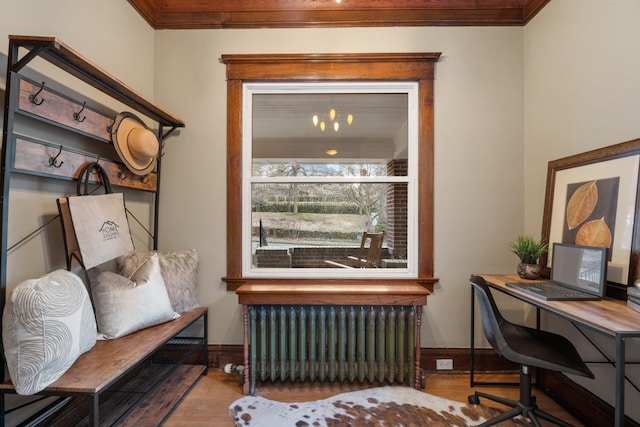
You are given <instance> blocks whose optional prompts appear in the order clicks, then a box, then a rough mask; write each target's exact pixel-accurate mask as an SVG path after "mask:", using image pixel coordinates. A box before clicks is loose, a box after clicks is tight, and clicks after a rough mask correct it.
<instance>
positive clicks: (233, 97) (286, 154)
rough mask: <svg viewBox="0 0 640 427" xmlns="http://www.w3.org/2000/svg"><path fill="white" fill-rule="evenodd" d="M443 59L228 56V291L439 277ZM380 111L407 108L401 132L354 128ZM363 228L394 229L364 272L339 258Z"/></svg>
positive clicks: (388, 113) (387, 114)
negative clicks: (436, 162) (437, 77)
mask: <svg viewBox="0 0 640 427" xmlns="http://www.w3.org/2000/svg"><path fill="white" fill-rule="evenodd" d="M438 57H439V54H423V53H418V54H367V55H357V54H346V55H342V54H336V55H224V56H223V57H222V61H223V62H225V63H226V64H227V77H228V85H227V88H228V93H227V97H228V98H227V99H228V112H227V119H228V129H227V130H228V133H227V147H228V163H227V165H228V182H227V190H228V191H227V194H228V198H227V212H228V215H227V233H228V235H227V251H228V257H227V260H228V261H227V276H226V277H225V278H224V280H225V281H227V283H228V285H229V287H230V289H234V288H235V287H237V286H238V285H239V284H241V283H247V282H249V283H263V282H264V283H268V282H269V281H270V280H289V279H291V280H294V279H295V280H297V279H309V280H310V281H313V280H322V279H327V278H329V279H334V278H340V279H344V280H355V281H358V280H360V281H362V280H363V278H365V277H366V278H367V280H371V279H377V280H383V281H385V280H386V281H390V282H394V283H395V282H398V281H402V280H413V281H417V282H420V283H433V282H434V281H435V280H434V278H433V65H434V62H435V61H436V60H437V58H438ZM365 107H366V108H365ZM376 108H377V109H378V110H381V111H378V113H381V114H382V116H379V117H382V118H384V119H390V120H391V119H392V115H394V114H397V113H398V112H400V113H401V115H402V117H401V118H400V119H396V120H399V121H401V122H402V124H401V125H397V126H396V125H393V126H395V127H394V129H393V136H391V137H390V136H389V135H386V134H384V133H383V132H382V131H381V130H380V129H376V128H375V126H374V125H371V124H369V125H368V126H364V127H362V126H356V124H358V125H363V124H365V123H368V122H367V120H370V118H369V116H370V115H371V114H372V113H371V112H370V111H373V110H376ZM332 110H333V111H332ZM313 116H316V118H315V119H314V118H313ZM350 116H351V117H350ZM382 118H378V119H377V121H378V122H383V120H382ZM372 120H374V122H373V123H376V119H372ZM359 121H360V123H359ZM334 123H338V124H337V125H335V124H334ZM350 123H351V124H350ZM389 123H391V122H389ZM323 126H324V131H323V130H322V127H323ZM334 126H335V127H334ZM356 129H359V131H360V132H363V131H364V132H370V133H369V134H367V133H364V134H362V135H358V134H357V133H356ZM418 165H419V167H418ZM364 232H369V233H376V232H385V240H384V242H383V247H382V250H381V251H382V252H381V257H380V261H377V263H376V265H375V266H374V265H370V264H366V265H365V266H366V267H370V268H364V269H362V268H351V269H350V268H342V267H336V266H335V265H332V264H331V263H332V262H334V263H335V264H343V261H344V264H346V261H347V256H348V253H349V252H351V253H353V255H357V254H359V249H360V240H361V238H362V234H363V233H364ZM353 255H352V257H353ZM356 258H357V256H356ZM373 267H377V268H373Z"/></svg>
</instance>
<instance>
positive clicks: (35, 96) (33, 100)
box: [29, 82, 44, 105]
mask: <svg viewBox="0 0 640 427" xmlns="http://www.w3.org/2000/svg"><path fill="white" fill-rule="evenodd" d="M43 90H44V82H42V84H41V85H40V89H39V90H38V91H37V92H36V93H34V94H33V95H29V101H31V103H32V104H34V105H40V104H42V103H43V102H44V98H41V99H38V95H39V94H40V92H42V91H43Z"/></svg>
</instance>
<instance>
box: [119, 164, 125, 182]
mask: <svg viewBox="0 0 640 427" xmlns="http://www.w3.org/2000/svg"><path fill="white" fill-rule="evenodd" d="M118 178H120V179H122V180H124V179H127V171H126V170H125V168H124V166H122V165H118Z"/></svg>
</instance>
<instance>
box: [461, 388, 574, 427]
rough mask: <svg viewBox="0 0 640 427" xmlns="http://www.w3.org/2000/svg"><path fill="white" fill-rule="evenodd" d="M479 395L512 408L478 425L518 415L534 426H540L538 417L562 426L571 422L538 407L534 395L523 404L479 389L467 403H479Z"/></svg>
mask: <svg viewBox="0 0 640 427" xmlns="http://www.w3.org/2000/svg"><path fill="white" fill-rule="evenodd" d="M480 397H483V398H485V399H489V400H493V401H494V402H498V403H502V404H503V405H506V406H510V407H511V408H512V409H510V410H509V411H506V412H503V413H502V414H500V415H498V416H497V417H495V418H492V419H490V420H488V421H485V422H484V423H482V424H480V425H479V426H478V427H488V426H492V425H495V424H498V423H501V422H502V421H506V420H509V419H511V418H515V417H517V416H518V415H522V416H523V417H525V418H528V419H529V420H531V423H532V424H533V425H534V426H536V427H541V424H540V421H539V420H538V418H541V419H543V420H546V421H549V422H551V423H553V424H556V425H559V426H562V427H572V424H569V423H567V422H565V421H562V420H561V419H559V418H556V417H554V416H553V415H551V414H549V413H547V412H545V411H543V410H541V409H540V408H538V405H536V403H535V397H533V398H532V399H531V400H532V401H531V404H529V405H525V404H523V403H522V402H520V401H518V400H512V399H506V398H504V397H500V396H495V395H492V394H488V393H483V392H481V391H476V392H475V393H474V394H472V395H471V396H469V403H471V404H472V405H477V404H479V403H480Z"/></svg>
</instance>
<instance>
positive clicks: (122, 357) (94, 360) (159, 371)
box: [0, 307, 208, 427]
mask: <svg viewBox="0 0 640 427" xmlns="http://www.w3.org/2000/svg"><path fill="white" fill-rule="evenodd" d="M207 317H208V311H207V309H206V308H205V307H199V308H196V309H194V310H192V311H189V312H186V313H182V315H181V317H180V318H179V319H176V320H172V321H170V322H167V323H163V324H161V325H157V326H152V327H150V328H146V329H143V330H141V331H138V332H135V333H133V334H130V335H127V336H124V337H121V338H118V339H114V340H105V341H98V342H97V343H96V345H95V347H93V348H92V349H91V350H90V351H88V352H87V353H85V354H83V355H82V356H80V358H78V360H77V361H76V362H75V363H74V364H73V365H72V366H71V368H69V370H68V371H67V372H65V374H64V375H63V376H62V377H60V378H59V379H58V380H57V381H56V382H54V383H53V384H51V385H50V386H49V387H47V388H46V389H45V390H43V391H42V392H40V393H38V394H39V395H52V396H61V399H60V400H59V401H57V402H55V403H54V404H53V405H51V406H50V408H48V409H49V410H48V412H50V413H43V414H41V415H40V416H39V418H38V420H39V421H38V422H37V425H40V424H42V425H73V426H75V425H89V426H92V427H97V426H99V425H112V424H114V423H117V424H118V425H122V426H142V425H159V424H160V423H161V422H162V421H163V420H164V419H165V418H166V417H167V416H168V415H169V414H170V413H171V412H172V411H173V409H174V407H175V406H176V405H177V404H178V403H179V402H180V401H181V400H182V398H183V397H184V395H185V394H186V393H188V392H189V391H190V390H191V388H192V387H193V386H194V385H195V383H196V382H197V381H198V380H199V379H200V378H201V377H202V376H203V375H206V373H207V338H206V337H207ZM198 319H203V322H204V328H203V334H202V336H201V337H196V338H194V337H182V336H180V337H176V335H178V334H179V333H180V332H182V331H183V330H185V329H186V328H187V327H189V326H190V325H192V324H194V323H195V322H196V321H197V320H198ZM194 359H198V360H197V361H194ZM6 393H15V389H14V387H13V384H11V382H10V381H7V382H4V383H1V384H0V395H1V396H0V397H1V399H0V401H1V402H2V403H1V405H2V408H1V409H2V414H0V417H1V419H0V425H2V426H4V425H5V423H4V417H5V415H4V413H5V411H4V409H5V408H4V395H5V394H6ZM45 412H46V411H45ZM101 414H103V416H101ZM40 420H41V421H40Z"/></svg>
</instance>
